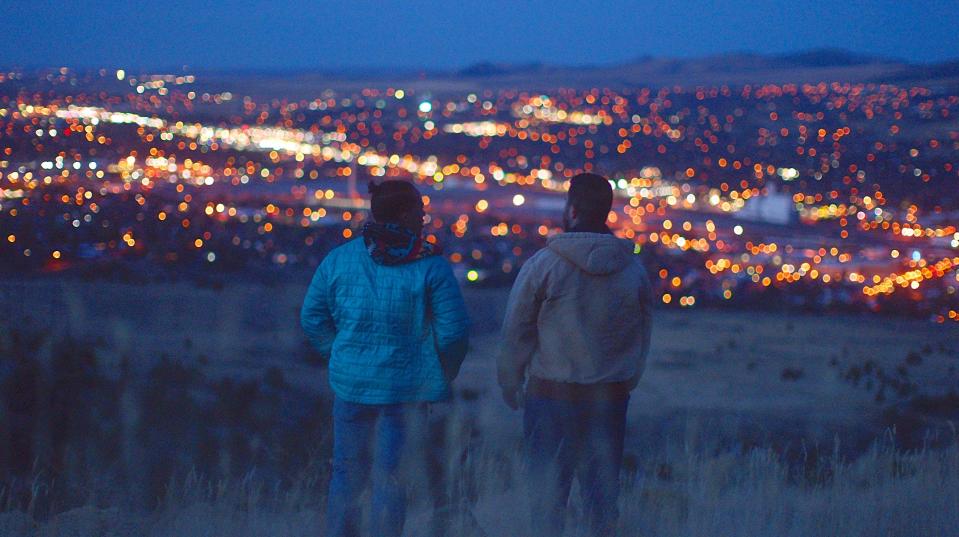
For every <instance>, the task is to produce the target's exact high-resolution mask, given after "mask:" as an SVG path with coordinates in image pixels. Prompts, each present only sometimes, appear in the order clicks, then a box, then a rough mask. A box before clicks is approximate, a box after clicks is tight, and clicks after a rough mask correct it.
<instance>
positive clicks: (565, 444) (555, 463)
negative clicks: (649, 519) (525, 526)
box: [523, 395, 629, 536]
mask: <svg viewBox="0 0 959 537" xmlns="http://www.w3.org/2000/svg"><path fill="white" fill-rule="evenodd" d="M628 404H629V396H626V397H625V398H616V399H613V400H596V401H567V400H559V399H548V398H543V397H535V396H529V395H528V396H527V398H526V408H525V413H524V416H523V433H524V437H525V440H526V457H527V460H526V464H527V472H528V473H527V478H528V483H529V499H530V515H531V522H532V528H533V531H534V533H536V534H539V535H561V534H562V533H563V526H564V522H565V521H564V519H565V516H566V504H567V501H568V499H569V492H570V487H571V486H572V482H573V477H576V478H577V479H578V480H579V486H580V491H581V497H582V502H583V513H584V514H585V521H584V522H585V525H586V526H587V527H588V529H589V535H591V536H605V535H612V534H613V532H614V530H615V527H616V524H617V521H618V518H619V509H618V507H617V505H616V502H617V500H618V499H619V471H620V468H621V466H622V461H623V440H624V437H625V433H626V408H627V406H628Z"/></svg>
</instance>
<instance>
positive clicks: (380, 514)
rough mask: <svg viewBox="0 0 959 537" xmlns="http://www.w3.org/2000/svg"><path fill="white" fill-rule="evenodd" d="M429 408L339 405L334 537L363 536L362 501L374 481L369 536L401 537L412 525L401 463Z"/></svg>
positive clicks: (331, 515)
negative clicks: (413, 429)
mask: <svg viewBox="0 0 959 537" xmlns="http://www.w3.org/2000/svg"><path fill="white" fill-rule="evenodd" d="M426 408H427V407H426V405H425V404H423V403H400V404H390V405H364V404H359V403H350V402H348V401H344V400H342V399H339V398H337V399H335V400H334V401H333V476H332V479H331V480H330V494H329V503H328V508H327V520H326V529H327V531H326V534H327V536H328V537H353V536H358V535H360V532H361V525H360V513H361V511H362V509H361V506H360V504H359V498H360V496H361V495H362V493H363V490H364V489H365V488H366V485H367V484H368V483H369V482H370V481H371V480H372V485H373V494H372V508H371V510H370V522H369V528H368V531H367V532H365V534H366V535H371V536H373V537H393V536H396V537H398V536H399V535H401V534H402V533H403V523H404V522H405V519H406V497H405V485H404V483H403V482H402V480H401V479H400V461H401V459H402V455H403V452H404V451H405V447H406V442H407V439H408V436H409V429H410V424H411V423H412V422H415V421H416V420H417V419H420V418H421V417H422V416H423V415H425V413H426Z"/></svg>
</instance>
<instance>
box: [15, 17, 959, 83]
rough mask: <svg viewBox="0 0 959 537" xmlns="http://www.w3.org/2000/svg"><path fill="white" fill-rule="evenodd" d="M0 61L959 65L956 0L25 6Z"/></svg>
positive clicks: (285, 65) (292, 65) (247, 65)
mask: <svg viewBox="0 0 959 537" xmlns="http://www.w3.org/2000/svg"><path fill="white" fill-rule="evenodd" d="M0 6H2V7H0V35H2V39H0V65H2V66H71V67H101V66H105V67H141V68H171V67H179V66H183V65H187V66H189V67H191V68H197V69H205V68H210V69H264V68H266V69H280V70H284V69H343V68H364V67H378V68H390V67H394V68H424V69H455V68H460V67H464V66H468V65H470V64H473V63H476V62H481V61H492V62H506V63H521V62H532V61H539V62H544V63H549V64H566V65H582V64H604V63H616V62H623V61H628V60H630V59H633V58H636V57H639V56H644V55H650V56H657V57H697V56H707V55H712V54H721V53H725V52H740V51H746V52H759V53H769V54H778V53H786V52H794V51H800V50H807V49H811V48H822V47H831V48H844V49H848V50H851V51H854V52H860V53H865V54H875V55H883V56H890V57H895V58H901V59H906V60H909V61H913V62H932V61H941V60H946V59H950V58H956V57H959V0H945V1H943V0H923V1H918V0H898V1H886V0H876V1H871V2H867V1H858V0H847V1H842V0H790V1H779V0H770V1H754V2H740V1H736V0H713V1H698V0H691V1H681V0H659V1H633V2H629V1H623V0H607V1H596V2H585V1H582V0H550V1H539V0H535V1H522V0H493V1H481V0H474V1H469V2H465V1H454V0H446V1H435V2H426V1H417V0H412V1H407V2H399V1H389V0H380V1H366V0H363V1H355V0H354V1H346V2H328V1H322V0H313V1H302V2H295V1H272V2H254V1H238V2H218V1H213V0H208V1H198V2H184V1H177V0H173V1H164V2H141V1H136V0H128V1H126V2H117V1H112V0H97V1H94V2H77V1H61V2H53V1H45V0H38V1H20V0H5V1H4V2H3V3H2V4H0Z"/></svg>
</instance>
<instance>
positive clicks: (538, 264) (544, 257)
mask: <svg viewBox="0 0 959 537" xmlns="http://www.w3.org/2000/svg"><path fill="white" fill-rule="evenodd" d="M561 260H562V257H560V256H559V254H557V253H556V252H554V251H553V250H552V249H551V248H550V247H549V246H544V247H543V248H540V249H539V251H537V252H536V253H535V254H533V255H532V256H530V258H529V259H527V260H526V262H525V263H523V268H522V269H521V271H525V272H527V273H545V272H548V271H549V270H551V269H552V268H553V267H554V266H556V263H557V262H558V261H561Z"/></svg>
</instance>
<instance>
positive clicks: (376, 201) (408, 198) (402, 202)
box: [369, 179, 423, 224]
mask: <svg viewBox="0 0 959 537" xmlns="http://www.w3.org/2000/svg"><path fill="white" fill-rule="evenodd" d="M369 191H370V212H371V213H373V219H374V220H376V221H377V222H383V223H394V224H395V223H397V222H398V221H399V219H400V217H402V216H403V215H404V214H405V213H407V212H409V211H414V210H416V209H418V208H420V207H421V206H422V204H423V198H421V197H420V192H419V191H418V190H416V187H415V186H413V184H412V183H409V182H407V181H399V180H395V179H391V180H388V181H383V182H382V183H380V184H376V183H374V182H373V181H370V184H369Z"/></svg>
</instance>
